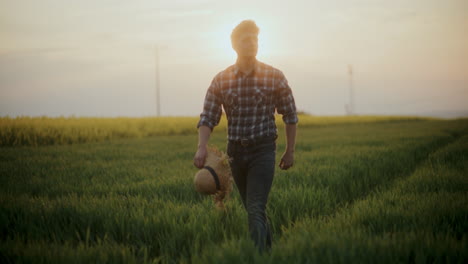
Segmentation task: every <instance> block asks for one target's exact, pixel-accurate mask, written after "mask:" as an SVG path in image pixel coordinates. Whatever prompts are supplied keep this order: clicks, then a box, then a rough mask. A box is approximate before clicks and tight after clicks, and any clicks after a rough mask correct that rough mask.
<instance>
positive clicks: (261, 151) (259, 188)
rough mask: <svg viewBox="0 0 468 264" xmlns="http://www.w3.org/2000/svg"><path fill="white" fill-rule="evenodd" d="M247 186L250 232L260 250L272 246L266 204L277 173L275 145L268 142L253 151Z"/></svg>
mask: <svg viewBox="0 0 468 264" xmlns="http://www.w3.org/2000/svg"><path fill="white" fill-rule="evenodd" d="M252 154H253V155H252V156H251V159H250V160H249V166H248V172H247V186H246V209H247V213H248V220H249V232H250V235H251V237H252V239H253V241H254V242H255V245H256V246H257V247H258V248H259V250H260V251H264V250H268V249H270V247H271V231H270V226H269V223H268V219H267V216H266V205H267V201H268V194H269V193H270V189H271V185H272V183H273V176H274V173H275V145H274V143H273V144H268V145H265V146H262V147H260V148H258V150H257V151H255V152H254V153H252Z"/></svg>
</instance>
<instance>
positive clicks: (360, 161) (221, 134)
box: [0, 115, 468, 264]
mask: <svg viewBox="0 0 468 264" xmlns="http://www.w3.org/2000/svg"><path fill="white" fill-rule="evenodd" d="M299 118H300V121H299V125H298V135H297V144H296V153H295V158H296V160H295V161H296V163H295V165H294V167H293V168H291V169H290V170H288V171H281V170H279V169H277V171H276V172H275V179H274V182H273V187H272V190H271V193H270V197H269V203H268V209H267V212H268V215H269V221H270V223H271V225H272V229H273V235H274V243H273V248H272V251H271V253H270V254H258V253H257V252H256V250H255V248H254V246H253V243H252V242H251V241H250V239H249V235H248V227H247V215H246V213H245V211H244V210H243V208H242V206H241V202H240V197H239V194H238V192H237V190H234V192H233V193H232V194H231V197H230V199H229V200H228V202H227V203H226V211H219V210H216V209H215V206H214V203H213V200H212V198H210V197H208V196H203V195H200V194H198V193H197V192H196V191H195V189H194V186H193V177H194V175H195V173H196V172H197V169H196V168H195V167H194V166H193V164H192V158H193V156H194V154H195V151H196V147H197V140H198V136H197V130H196V123H197V121H198V119H197V118H195V117H193V118H192V117H187V118H182V117H180V118H177V117H172V118H73V117H71V118H47V117H43V118H28V117H20V118H8V117H3V118H0V232H1V239H0V262H1V263H203V264H205V263H466V262H467V261H468V119H453V120H441V119H428V118H418V117H372V116H367V117H360V116H356V117H313V116H305V115H303V116H300V117H299ZM277 120H278V125H279V133H280V135H279V139H278V148H277V161H278V160H279V158H280V156H281V154H282V152H283V150H284V146H285V140H284V131H283V129H284V127H283V126H282V125H281V122H280V120H281V118H280V117H277ZM210 143H211V144H212V145H215V146H217V147H218V148H220V149H221V150H225V149H226V121H225V119H224V118H223V120H222V122H221V124H220V126H219V127H217V128H216V129H215V131H214V133H213V134H212V136H211V140H210Z"/></svg>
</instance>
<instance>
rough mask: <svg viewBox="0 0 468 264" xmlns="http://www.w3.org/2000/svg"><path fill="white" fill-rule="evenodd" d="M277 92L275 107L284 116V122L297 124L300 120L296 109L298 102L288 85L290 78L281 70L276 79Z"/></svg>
mask: <svg viewBox="0 0 468 264" xmlns="http://www.w3.org/2000/svg"><path fill="white" fill-rule="evenodd" d="M275 83H276V92H275V107H276V111H277V112H278V114H281V115H282V116H283V122H284V123H285V124H296V123H297V122H299V119H298V117H297V111H296V103H295V101H294V96H293V94H292V90H291V88H290V87H289V85H288V80H286V77H285V76H284V74H283V73H282V72H281V71H280V72H279V73H278V78H277V79H276V81H275Z"/></svg>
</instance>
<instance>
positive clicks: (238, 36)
mask: <svg viewBox="0 0 468 264" xmlns="http://www.w3.org/2000/svg"><path fill="white" fill-rule="evenodd" d="M259 31H260V29H259V28H258V27H257V24H255V22H254V21H253V20H244V21H242V22H240V24H239V25H237V26H236V27H235V28H234V29H233V30H232V33H231V44H232V48H233V49H234V50H235V51H236V52H237V55H238V56H240V57H255V56H257V51H258V33H259Z"/></svg>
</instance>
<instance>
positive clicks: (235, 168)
mask: <svg viewBox="0 0 468 264" xmlns="http://www.w3.org/2000/svg"><path fill="white" fill-rule="evenodd" d="M230 150H231V149H230V148H228V155H229V157H231V171H232V177H233V178H234V182H235V183H236V186H237V190H239V194H240V197H241V200H242V205H243V206H244V208H246V190H247V166H245V164H243V163H244V162H243V160H242V155H239V153H236V152H233V151H230Z"/></svg>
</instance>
